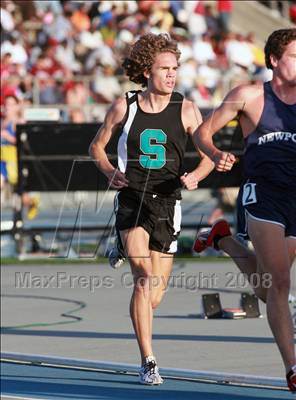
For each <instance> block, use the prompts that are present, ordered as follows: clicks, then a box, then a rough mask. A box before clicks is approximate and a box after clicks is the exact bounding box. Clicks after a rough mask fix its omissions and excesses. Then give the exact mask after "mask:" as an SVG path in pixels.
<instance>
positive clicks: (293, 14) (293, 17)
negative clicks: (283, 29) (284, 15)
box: [289, 0, 296, 24]
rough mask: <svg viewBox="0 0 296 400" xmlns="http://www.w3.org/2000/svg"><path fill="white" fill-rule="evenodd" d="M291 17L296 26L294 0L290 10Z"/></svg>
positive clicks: (295, 3)
mask: <svg viewBox="0 0 296 400" xmlns="http://www.w3.org/2000/svg"><path fill="white" fill-rule="evenodd" d="M289 17H290V20H291V22H293V24H296V0H293V1H292V2H291V4H290V8H289Z"/></svg>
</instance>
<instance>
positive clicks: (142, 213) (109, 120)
mask: <svg viewBox="0 0 296 400" xmlns="http://www.w3.org/2000/svg"><path fill="white" fill-rule="evenodd" d="M179 57H180V52H179V50H178V48H177V44H176V42H175V41H173V40H171V39H170V37H169V36H168V35H166V34H160V35H154V34H146V35H143V36H141V37H140V38H139V39H138V40H137V42H136V43H135V44H134V45H133V46H132V48H131V51H130V54H129V56H128V57H127V58H126V59H125V60H124V63H123V67H124V69H125V71H126V74H127V76H128V77H129V79H130V80H131V81H132V82H135V83H138V84H141V85H142V86H143V87H144V88H145V89H144V90H143V91H135V92H128V93H127V94H126V96H125V97H124V98H120V99H118V100H116V101H115V102H114V103H113V104H112V106H111V108H110V110H109V111H108V113H107V115H106V118H105V121H104V123H103V125H102V126H101V128H100V130H99V132H98V133H97V135H96V137H95V139H94V140H93V142H92V144H91V147H90V154H91V156H92V157H93V159H94V161H95V162H96V164H97V166H98V168H99V169H100V170H101V171H102V172H103V173H104V174H105V175H106V176H107V178H108V180H109V183H110V186H111V187H113V188H115V189H118V190H119V195H118V199H117V203H118V207H117V211H116V228H117V231H118V232H120V237H121V242H122V245H123V247H124V252H125V254H126V256H127V257H128V259H129V263H130V265H131V270H132V273H133V276H134V283H135V284H134V291H133V295H132V298H131V303H130V314H131V318H132V322H133V326H134V330H135V334H136V337H137V341H138V345H139V348H140V353H141V358H142V366H141V368H140V382H141V383H143V384H148V385H155V384H161V383H162V382H163V380H162V378H161V376H160V374H159V370H158V367H157V364H156V359H155V357H154V354H153V350H152V318H153V310H154V309H155V308H156V307H157V306H158V305H159V303H160V301H161V300H162V297H163V294H164V291H165V288H166V285H167V282H168V279H169V276H170V273H171V270H172V264H173V255H174V253H175V252H176V250H177V237H178V235H179V232H180V224H181V208H180V200H181V187H182V186H183V187H185V188H186V189H188V190H194V189H196V188H197V186H198V182H199V181H200V180H202V179H203V178H205V177H206V176H207V175H208V174H209V173H210V171H211V170H212V169H213V167H214V164H213V162H212V161H211V160H210V159H209V158H208V157H206V156H205V155H204V154H202V153H199V154H200V157H201V161H200V163H199V165H198V167H197V168H196V169H195V170H194V171H192V172H190V173H187V174H186V173H184V174H182V172H181V171H182V164H183V158H184V153H185V147H186V141H187V138H188V136H192V135H193V132H194V131H195V129H196V128H197V127H198V126H199V125H200V123H201V114H200V112H199V110H198V109H197V107H196V106H195V105H194V104H193V103H192V102H191V101H188V100H186V99H184V98H183V96H182V95H181V94H179V93H177V92H174V86H175V82H176V73H177V68H178V60H179ZM118 129H120V137H119V141H118V168H114V166H113V165H112V164H111V163H110V162H109V160H108V158H107V154H106V151H105V147H106V145H107V143H108V142H109V141H110V139H111V136H112V134H113V132H115V131H116V130H118Z"/></svg>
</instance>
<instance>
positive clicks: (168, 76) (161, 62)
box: [147, 52, 178, 94]
mask: <svg viewBox="0 0 296 400" xmlns="http://www.w3.org/2000/svg"><path fill="white" fill-rule="evenodd" d="M177 68H178V62H177V58H176V56H175V55H174V54H173V53H170V52H166V53H160V54H157V56H156V57H155V61H154V63H153V65H152V68H151V71H150V72H149V73H148V74H147V78H148V88H151V89H152V90H156V91H157V92H159V93H162V94H171V93H172V92H173V90H174V87H175V84H176V76H177Z"/></svg>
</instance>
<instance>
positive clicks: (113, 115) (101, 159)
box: [89, 98, 128, 189]
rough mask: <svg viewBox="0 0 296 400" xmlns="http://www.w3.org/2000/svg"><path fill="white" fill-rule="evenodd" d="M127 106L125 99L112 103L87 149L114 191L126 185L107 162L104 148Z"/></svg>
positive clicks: (125, 180) (121, 176) (120, 174)
mask: <svg viewBox="0 0 296 400" xmlns="http://www.w3.org/2000/svg"><path fill="white" fill-rule="evenodd" d="M126 109H127V105H126V100H125V98H119V99H117V100H115V101H114V103H113V104H112V106H111V107H110V109H109V110H108V112H107V114H106V117H105V119H104V122H103V124H102V126H101V127H100V129H99V131H98V133H97V134H96V136H95V138H94V139H93V141H92V142H91V145H90V147H89V154H90V156H91V157H92V159H93V160H94V162H95V164H96V165H97V167H98V168H99V169H100V171H102V172H103V174H104V175H106V177H107V178H108V181H109V183H110V184H111V186H112V187H113V188H114V189H120V188H122V187H124V186H127V185H128V181H127V179H126V177H125V175H124V174H123V173H122V172H120V171H119V170H118V169H116V168H115V167H114V166H113V165H112V164H111V163H110V161H109V160H108V157H107V154H106V151H105V148H106V146H107V144H108V142H109V141H110V139H111V137H112V135H113V133H114V132H115V131H116V129H117V128H118V125H119V124H120V122H121V121H122V120H123V118H124V115H125V113H126Z"/></svg>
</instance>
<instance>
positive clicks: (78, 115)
mask: <svg viewBox="0 0 296 400" xmlns="http://www.w3.org/2000/svg"><path fill="white" fill-rule="evenodd" d="M69 122H73V123H74V124H82V123H84V122H86V118H85V115H84V112H83V110H81V108H78V107H76V108H71V109H70V115H69Z"/></svg>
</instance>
